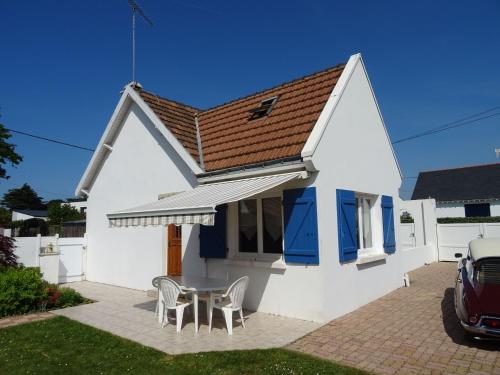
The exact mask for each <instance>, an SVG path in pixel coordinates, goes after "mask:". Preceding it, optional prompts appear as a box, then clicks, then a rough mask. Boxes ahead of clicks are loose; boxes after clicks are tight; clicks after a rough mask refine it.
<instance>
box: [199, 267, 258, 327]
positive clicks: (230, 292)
mask: <svg viewBox="0 0 500 375" xmlns="http://www.w3.org/2000/svg"><path fill="white" fill-rule="evenodd" d="M248 281H249V278H248V276H243V277H241V278H239V279H238V280H236V281H235V282H234V283H232V284H231V286H230V287H229V288H228V289H227V291H226V293H224V294H222V295H221V294H219V295H217V294H212V297H211V303H210V308H209V311H208V332H211V331H212V316H213V308H214V307H215V308H216V309H220V310H222V312H223V313H224V318H225V320H226V327H227V333H228V335H232V334H233V312H234V311H239V313H240V318H241V325H242V326H243V328H245V319H244V318H243V308H242V305H243V299H244V298H245V292H246V290H247V287H248ZM216 300H218V301H216Z"/></svg>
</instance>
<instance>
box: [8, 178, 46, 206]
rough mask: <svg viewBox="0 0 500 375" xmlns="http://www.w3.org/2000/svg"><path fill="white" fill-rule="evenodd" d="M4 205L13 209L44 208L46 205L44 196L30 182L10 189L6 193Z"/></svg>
mask: <svg viewBox="0 0 500 375" xmlns="http://www.w3.org/2000/svg"><path fill="white" fill-rule="evenodd" d="M1 203H2V206H5V207H7V208H9V209H11V210H16V209H17V210H43V209H45V205H44V204H43V201H42V198H41V197H40V196H38V194H37V193H36V192H35V190H33V188H32V187H31V186H29V185H28V184H24V185H23V186H21V187H20V188H17V189H10V190H9V191H8V192H7V193H5V194H4V196H3V199H2V201H1Z"/></svg>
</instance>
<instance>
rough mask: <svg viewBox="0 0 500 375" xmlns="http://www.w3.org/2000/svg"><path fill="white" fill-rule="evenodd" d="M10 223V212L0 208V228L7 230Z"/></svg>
mask: <svg viewBox="0 0 500 375" xmlns="http://www.w3.org/2000/svg"><path fill="white" fill-rule="evenodd" d="M11 223H12V212H10V211H9V210H8V209H6V208H3V207H0V227H4V228H9V227H10V224H11Z"/></svg>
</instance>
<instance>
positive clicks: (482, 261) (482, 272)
mask: <svg viewBox="0 0 500 375" xmlns="http://www.w3.org/2000/svg"><path fill="white" fill-rule="evenodd" d="M455 256H456V257H457V258H462V259H460V261H459V262H458V277H457V280H456V284H455V311H456V313H457V316H458V318H459V320H460V323H461V324H462V327H463V328H464V329H465V330H466V331H467V332H468V333H469V335H470V336H473V337H495V338H500V238H485V239H477V240H473V241H471V242H470V243H469V249H468V252H467V257H465V258H463V256H462V254H460V253H457V254H455Z"/></svg>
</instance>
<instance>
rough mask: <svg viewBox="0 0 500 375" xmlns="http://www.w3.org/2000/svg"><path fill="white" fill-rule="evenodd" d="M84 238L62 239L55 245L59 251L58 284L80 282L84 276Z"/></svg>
mask: <svg viewBox="0 0 500 375" xmlns="http://www.w3.org/2000/svg"><path fill="white" fill-rule="evenodd" d="M85 243H86V242H85V238H84V237H63V238H59V241H58V243H57V246H58V250H59V282H60V283H68V282H72V281H81V280H83V279H84V274H85V255H86V254H85V251H86V247H85Z"/></svg>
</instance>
